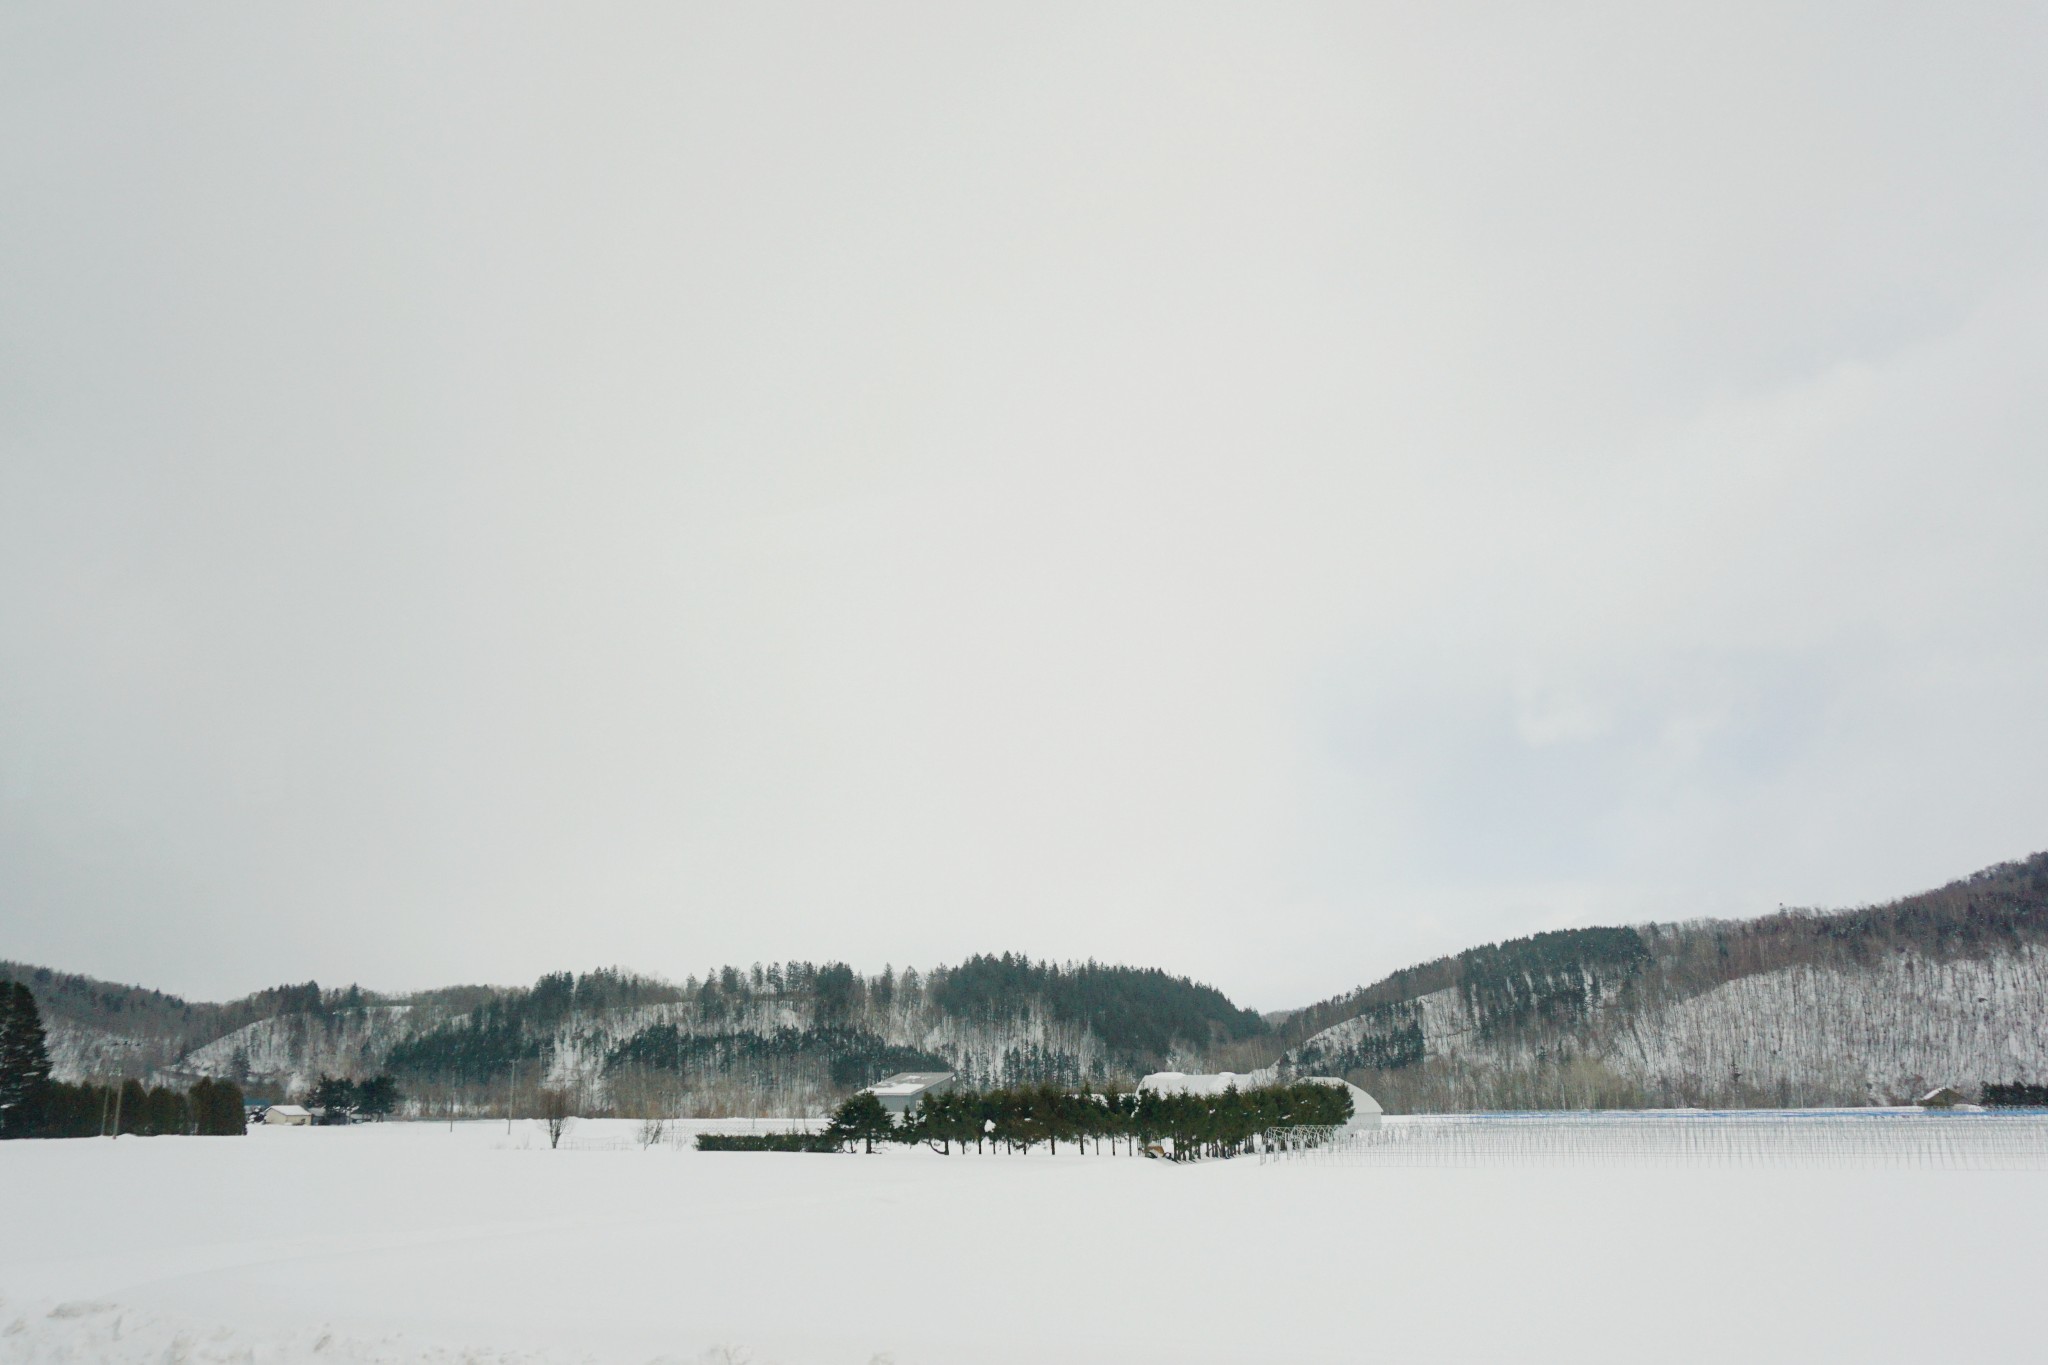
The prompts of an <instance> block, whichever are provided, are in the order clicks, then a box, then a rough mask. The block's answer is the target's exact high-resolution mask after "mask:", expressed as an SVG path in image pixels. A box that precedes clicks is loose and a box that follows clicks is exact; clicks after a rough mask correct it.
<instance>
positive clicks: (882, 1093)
mask: <svg viewBox="0 0 2048 1365" xmlns="http://www.w3.org/2000/svg"><path fill="white" fill-rule="evenodd" d="M952 1088H953V1073H952V1072H950V1071H899V1072H897V1073H896V1074H895V1075H894V1076H885V1077H883V1078H882V1079H881V1080H879V1081H876V1082H875V1083H874V1084H873V1085H871V1086H869V1087H868V1088H867V1090H868V1093H869V1094H871V1095H873V1096H874V1097H875V1098H876V1099H878V1100H880V1101H881V1102H882V1107H883V1108H884V1109H886V1110H888V1111H889V1112H890V1113H892V1114H907V1113H909V1112H910V1111H911V1110H913V1109H915V1108H917V1102H918V1101H919V1100H921V1099H923V1098H924V1097H925V1096H926V1095H943V1094H944V1093H945V1092H946V1091H948V1090H951V1089H952Z"/></svg>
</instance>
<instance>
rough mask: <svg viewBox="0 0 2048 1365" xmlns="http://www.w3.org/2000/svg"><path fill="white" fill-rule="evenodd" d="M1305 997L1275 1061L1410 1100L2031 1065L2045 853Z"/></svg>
mask: <svg viewBox="0 0 2048 1365" xmlns="http://www.w3.org/2000/svg"><path fill="white" fill-rule="evenodd" d="M1333 1015H1334V1016H1341V1017H1338V1018H1336V1020H1335V1022H1331V1019H1332V1016H1333ZM1304 1017H1305V1018H1306V1019H1307V1020H1308V1021H1309V1027H1308V1028H1304V1029H1302V1030H1301V1031H1300V1032H1299V1033H1298V1034H1297V1037H1296V1039H1294V1040H1290V1041H1291V1042H1292V1043H1293V1046H1292V1047H1291V1048H1290V1049H1289V1051H1288V1052H1287V1054H1286V1059H1285V1065H1286V1066H1288V1067H1289V1068H1291V1069H1294V1070H1297V1071H1319V1070H1321V1071H1336V1072H1342V1073H1349V1074H1352V1075H1354V1076H1356V1077H1359V1078H1360V1079H1361V1081H1362V1083H1363V1084H1365V1086H1366V1088H1367V1089H1369V1090H1372V1091H1373V1092H1374V1093H1375V1094H1379V1095H1381V1096H1382V1097H1383V1098H1391V1099H1392V1100H1393V1102H1394V1103H1395V1105H1396V1107H1398V1108H1402V1109H1416V1108H1486V1107H1578V1106H1580V1105H1582V1104H1596V1105H1630V1104H1658V1105H1671V1104H1684V1105H1773V1104H1777V1105H1786V1104H1859V1103H1869V1102H1873V1101H1887V1100H1889V1101H1897V1100H1902V1099H1908V1098H1911V1097H1913V1096H1916V1095H1918V1094H1921V1093H1923V1092H1924V1091H1926V1090H1928V1089H1930V1088H1932V1087H1933V1086H1935V1085H1957V1086H1962V1087H1965V1088H1968V1087H1972V1086H1978V1085H1982V1084H1985V1083H1989V1082H2001V1081H2023V1082H2039V1081H2042V1080H2044V1079H2048V857H2044V856H2039V855H2037V856H2036V857H2034V858H2031V859H2028V860H2027V861H2025V862H2022V863H2012V864H2006V865H2003V866H2001V867H1997V868H1991V869H1988V870H1987V871H1985V872H1982V873H1979V874H1977V875H1976V876H1974V877H1971V878H1969V879H1967V880H1965V881H1962V882H1958V883H1955V884H1954V885H1952V886H1948V887H1944V888H1942V889H1941V890H1939V891H1935V892H1929V893H1926V894H1925V895H1922V896H1916V897H1909V898H1907V899H1905V900H1902V901H1898V902H1894V903H1892V904H1890V905H1886V906H1879V907H1874V908H1872V909H1868V910H1859V911H1849V912H1843V913H1839V914H1833V915H1818V914H1805V915H1795V914H1780V915H1774V916H1771V917H1768V918H1765V919H1760V920H1755V921H1749V922H1744V923H1733V924H1715V923H1705V924H1688V925H1646V926H1643V927H1641V928H1639V929H1601V930H1573V931H1565V932H1561V933H1554V934H1545V935H1538V936H1537V937H1536V938H1533V939H1525V940H1518V941H1515V942H1512V943H1505V944H1497V945H1491V946H1489V947H1487V948H1483V949H1474V950H1471V951H1470V952H1467V953H1464V954H1460V955H1459V956H1458V957H1457V958H1450V959H1443V960H1441V961H1439V962H1436V963H1430V964H1426V965H1424V966H1422V967H1417V968H1413V969H1410V970H1408V971H1406V972H1401V973H1397V974H1395V976H1393V977H1390V978H1388V979H1387V980H1386V981H1384V982H1381V983H1378V984H1377V985H1375V986H1371V987H1367V988H1365V989H1363V990H1361V991H1358V992H1355V993H1354V994H1353V995H1352V996H1350V997H1347V998H1344V999H1342V1000H1340V1001H1337V1002H1330V1003H1328V1004H1325V1005H1323V1006H1318V1007H1315V1008H1314V1009H1312V1010H1309V1011H1304ZM1311 1030H1312V1031H1311Z"/></svg>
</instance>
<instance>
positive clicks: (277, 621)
mask: <svg viewBox="0 0 2048 1365" xmlns="http://www.w3.org/2000/svg"><path fill="white" fill-rule="evenodd" d="M2044 70H2048V10H2044V9H2043V8H2042V7H2041V6H2039V5H2037V4H2029V5H2014V6H1999V5H1992V4H1970V5H1965V6H1954V5H1936V4H1926V5H1921V6H1918V7H1914V8H1887V7H1883V6H1874V5H1869V4H1855V5H1843V6H1812V5H1809V6H1789V5H1785V4H1781V3H1771V4H1764V5H1756V6H1740V5H1730V4H1726V3H1715V4H1710V5H1700V6H1696V7H1692V8H1690V9H1687V8H1683V7H1678V6H1661V5H1660V6H1641V5H1628V4H1615V5H1611V6H1607V7H1603V8H1591V7H1580V8H1570V7H1563V6H1540V7H1539V6H1511V5H1498V6H1489V7H1459V6H1454V5H1446V4H1438V3H1427V4H1416V5H1412V6H1402V7H1390V6H1378V7H1374V6H1365V5H1357V4H1349V3H1346V4H1336V5H1330V6H1312V5H1285V4H1259V5H1241V4H1230V5H1217V6H1202V5H1192V4H1173V5H1153V6H1142V5H1100V4H1085V5H1067V6H1062V5H1046V4H1031V5H1011V6H1004V7H996V6H959V5H954V4H943V5H941V4H934V5H930V6H908V5H860V6H840V5H816V6H775V5H767V4H749V5H741V6H701V7H687V6H682V5H675V4H667V3H660V4H646V5H614V6H604V5H598V4H578V5H575V6H548V7H545V8H534V9H527V8H521V7H516V6H511V5H499V4H492V5H461V6H456V5H447V6H438V7H436V6H422V5H418V4H412V3H406V4H399V5H389V6H374V5H349V6H345V7H334V6H327V7H317V8H316V7H304V8H290V7H287V8H285V9H277V8H274V7H268V6H255V5H239V6H227V5H216V6H204V5H188V6H175V7H165V6H156V5H131V6H123V5H94V6H70V5H10V6H7V7H6V8H5V9H4V10H0V957H14V958H22V959H28V960H32V961H38V962H44V963H48V964H50V965H54V966H59V967H64V968H68V969H71V970H77V971H85V972H90V973H94V974H97V975H102V976H109V977H115V978H119V979H123V980H136V981H141V982H144V983H147V984H151V985H158V986H162V987H164V988H167V989H173V990H177V991H180V992H184V993H187V994H191V995H195V996H202V997H221V996H226V995H232V994H237V993H240V992H243V991H247V990H250V989H252V988H256V987H260V986H263V985H267V984H270V983H273V982H277V981H280V980H285V979H296V980H303V979H305V978H307V977H317V978H318V979H320V980H321V981H322V982H325V983H330V984H341V983H343V982H346V981H348V980H351V979H354V980H360V981H362V982H363V983H365V984H367V985H371V986H377V987H382V988H393V989H396V988H407V987H416V986H424V985H431V984H441V983H446V982H450V981H458V980H461V981H475V980H491V981H520V980H528V979H531V978H532V977H533V976H535V975H537V974H538V973H540V972H542V971H545V970H550V969H556V968H562V967H568V968H575V969H587V968H589V967H592V966H596V965H600V964H608V963H621V964H625V965H628V966H632V967H636V968H640V969H643V970H647V971H652V972H659V973H662V974H665V975H671V976H675V977H678V978H680V977H681V976H683V975H685V974H686V973H690V972H700V973H701V972H702V971H703V970H704V969H705V968H706V967H707V966H711V965H715V964H717V963H720V962H724V961H728V960H731V961H738V962H742V963H745V962H751V961H754V960H757V959H772V958H787V957H802V958H810V959H814V960H824V959H827V958H844V959H847V960H850V961H852V962H853V963H855V964H856V965H857V966H859V967H861V968H863V969H864V970H870V971H873V970H879V969H880V968H881V967H882V965H883V964H884V963H885V962H888V963H894V964H896V965H898V966H901V965H903V964H905V963H906V962H908V963H914V964H917V965H920V966H929V965H931V964H933V963H936V962H942V961H957V960H958V959H959V958H960V957H962V956H964V955H966V954H968V953H971V952H976V951H1001V950H1004V949H1015V950H1021V951H1026V952H1029V953H1031V954H1033V955H1036V956H1050V957H1054V958H1070V957H1071V958H1081V957H1089V956H1094V957H1098V958H1102V959H1107V960H1120V961H1130V962H1138V963H1144V964H1148V965H1159V966H1163V967H1167V968H1170V969H1172V970H1175V971H1181V972H1188V973H1191V974H1194V975H1196V976H1198V977H1201V978H1204V979H1207V980H1211V981H1213V982H1215V983H1216V984H1218V985H1219V986H1221V987H1223V988H1224V989H1225V990H1226V991H1227V992H1229V993H1230V994H1231V995H1233V996H1234V997H1235V998H1237V999H1238V1000H1240V1001H1242V1002H1245V1003H1249V1004H1253V1005H1256V1006H1259V1007H1261V1008H1275V1007H1281V1006H1286V1005H1292V1004H1299V1003H1303V1002H1304V1001H1307V1000H1309V999H1312V998H1319V997H1322V996H1326V995H1329V994H1332V993H1335V992H1336V991H1339V990H1342V989H1344V988H1347V987H1349V986H1352V985H1355V984H1357V983H1359V982H1361V981H1364V980H1368V979H1371V978H1374V977H1376V976H1378V975H1380V974H1382V973H1384V972H1385V971H1387V970H1389V969H1392V968H1395V967H1399V966H1403V965H1406V964H1407V963H1409V962H1412V961H1416V960H1419V959H1422V958H1426V957H1431V956H1435V955H1437V954H1439V953H1443V952H1449V951H1455V950H1457V949H1459V948H1463V947H1466V946H1469V945H1471V944H1473V943H1475V942H1480V941H1485V940H1489V939H1495V938H1499V937H1503V936H1508V935H1515V934H1522V933H1528V932H1532V931H1535V930H1539V929H1545V928H1555V927H1559V926H1564V925H1572V924H1585V923H1601V922H1616V921H1623V922H1626V921H1635V920H1641V919H1645V918H1674V917H1692V916H1698V915H1708V914H1712V915H1748V914H1754V913H1760V912H1765V911H1769V910H1771V909H1773V908H1774V907H1776V906H1777V905H1779V904H1781V903H1786V904H1826V905H1844V904H1854V903H1860V902H1865V901H1869V900H1872V899H1879V898H1885V897H1889V896H1892V895H1896V894H1901V893H1905V892H1910V891H1913V890H1917V889H1921V888H1924V887H1927V886H1931V885H1935V884H1938V883H1940V882H1943V881H1946V880H1949V879H1950V878H1952V877H1954V876H1957V875H1960V874H1963V873H1966V872H1969V871H1971V870H1972V869H1975V868H1977V867H1980V866H1982V865H1985V864H1988V863H1991V862H1995V861H1999V860H2002V859H2006V858H2011V857H2016V856H2020V855H2023V854H2026V853H2028V852H2029V851H2032V850H2034V849H2037V848H2041V847H2043V846H2048V781H2044V774H2048V706H2044V704H2043V703H2044V699H2048V687H2044V683H2048V518H2044V513H2048V382H2044V379H2043V376H2044V375H2048V81H2044V80H2043V78H2042V73H2043V71H2044Z"/></svg>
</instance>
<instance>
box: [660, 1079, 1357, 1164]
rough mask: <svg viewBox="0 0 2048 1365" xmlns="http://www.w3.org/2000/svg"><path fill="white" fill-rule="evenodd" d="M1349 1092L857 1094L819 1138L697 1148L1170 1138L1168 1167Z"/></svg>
mask: <svg viewBox="0 0 2048 1365" xmlns="http://www.w3.org/2000/svg"><path fill="white" fill-rule="evenodd" d="M1351 1116H1352V1108H1351V1092H1350V1091H1348V1090H1344V1089H1341V1088H1339V1087H1337V1086H1331V1085H1321V1084H1318V1083H1315V1082H1312V1081H1297V1082H1294V1083H1293V1084H1288V1085H1270V1086H1259V1087H1255V1088H1253V1089H1248V1090H1226V1091H1224V1092H1223V1093H1222V1094H1220V1095H1180V1094H1162V1093H1160V1092H1158V1091H1154V1090H1137V1091H1115V1090H1112V1091H1109V1092H1108V1093H1099V1092H1092V1091H1087V1090H1069V1089H1064V1088H1062V1087H1060V1086H1055V1085H1031V1086H1015V1087H1009V1088H1005V1089H999V1090H984V1091H951V1092H948V1093H945V1094H937V1095H926V1096H925V1097H924V1098H923V1100H922V1101H920V1102H919V1104H918V1106H917V1108H916V1109H914V1110H912V1111H911V1112H910V1113H909V1114H907V1115H905V1116H904V1117H903V1118H902V1119H901V1120H898V1119H897V1118H895V1117H894V1116H893V1115H891V1114H890V1113H889V1111H888V1110H886V1109H884V1108H883V1107H882V1102H881V1101H880V1100H878V1099H876V1098H875V1096H874V1095H873V1094H872V1093H870V1092H868V1091H862V1092H861V1093H860V1094H858V1095H855V1096H854V1097H853V1098H852V1099H850V1100H848V1101H846V1103H844V1104H842V1105H840V1106H839V1108H838V1110H837V1111H836V1112H835V1113H834V1114H833V1115H832V1119H831V1121H830V1122H829V1123H827V1124H826V1126H825V1128H824V1129H823V1130H822V1131H820V1132H817V1133H775V1134H746V1135H739V1134H722V1133H703V1134H700V1135H699V1136H698V1138H697V1146H698V1148H699V1150H702V1151H707V1152H718V1151H782V1152H790V1151H795V1152H838V1151H845V1150H848V1149H849V1148H851V1147H853V1146H855V1145H856V1144H858V1145H859V1146H861V1147H862V1148H863V1149H864V1150H866V1151H869V1152H872V1151H873V1150H874V1149H875V1144H876V1143H889V1142H896V1143H905V1144H908V1143H918V1142H922V1143H924V1144H926V1145H927V1146H929V1147H930V1148H931V1149H932V1150H933V1151H936V1152H941V1153H945V1154H948V1155H950V1154H952V1153H953V1152H954V1151H955V1150H956V1149H957V1150H958V1151H961V1152H965V1151H966V1150H967V1149H968V1148H969V1146H970V1145H971V1146H972V1147H973V1149H974V1151H976V1152H977V1153H984V1154H985V1153H992V1152H1002V1153H1009V1154H1015V1155H1024V1154H1028V1153H1030V1152H1032V1151H1033V1150H1035V1149H1036V1148H1037V1147H1039V1146H1040V1145H1043V1146H1045V1147H1046V1149H1047V1150H1048V1151H1049V1152H1051V1153H1054V1154H1057V1153H1058V1152H1059V1148H1060V1144H1061V1143H1062V1142H1065V1143H1067V1144H1068V1145H1070V1146H1072V1147H1075V1148H1077V1149H1079V1150H1081V1151H1083V1152H1088V1151H1090V1150H1092V1151H1093V1152H1095V1153H1097V1154H1100V1153H1101V1152H1102V1149H1103V1146H1104V1145H1105V1144H1107V1145H1108V1147H1109V1151H1110V1154H1111V1155H1118V1154H1122V1155H1133V1154H1138V1153H1159V1152H1162V1151H1164V1150H1165V1143H1166V1142H1167V1141H1170V1142H1171V1143H1172V1148H1171V1152H1170V1155H1171V1156H1172V1158H1173V1159H1174V1160H1176V1161H1191V1160H1195V1159H1197V1158H1200V1157H1231V1156H1237V1155H1240V1154H1241V1153H1244V1152H1246V1151H1249V1150H1251V1149H1252V1147H1253V1145H1254V1143H1255V1142H1256V1141H1257V1140H1258V1139H1260V1138H1262V1137H1265V1136H1267V1135H1270V1134H1271V1133H1272V1132H1273V1131H1274V1130H1275V1129H1279V1128H1294V1127H1337V1126H1340V1125H1342V1124H1344V1123H1347V1122H1349V1121H1350V1119H1351Z"/></svg>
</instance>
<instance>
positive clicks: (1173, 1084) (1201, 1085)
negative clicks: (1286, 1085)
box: [1138, 1071, 1273, 1095]
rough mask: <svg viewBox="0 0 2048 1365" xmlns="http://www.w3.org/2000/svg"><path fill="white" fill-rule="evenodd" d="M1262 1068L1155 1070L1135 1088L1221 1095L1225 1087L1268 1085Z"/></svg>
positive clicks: (1229, 1088)
mask: <svg viewBox="0 0 2048 1365" xmlns="http://www.w3.org/2000/svg"><path fill="white" fill-rule="evenodd" d="M1272 1083H1273V1077H1272V1076H1271V1075H1270V1074H1269V1073H1265V1072H1257V1071H1254V1072H1249V1073H1239V1072H1236V1071H1216V1072H1211V1073H1208V1074H1206V1075H1205V1074H1201V1073H1193V1072H1187V1071H1155V1072H1153V1073H1152V1074H1151V1075H1149V1076H1147V1077H1146V1078H1145V1079H1144V1080H1142V1081H1139V1082H1138V1089H1140V1090H1150V1091H1153V1092H1154V1093H1155V1094H1160V1095H1220V1094H1222V1093H1223V1092H1224V1091H1226V1090H1256V1089H1258V1088H1259V1087H1260V1086H1262V1085H1271V1084H1272Z"/></svg>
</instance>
